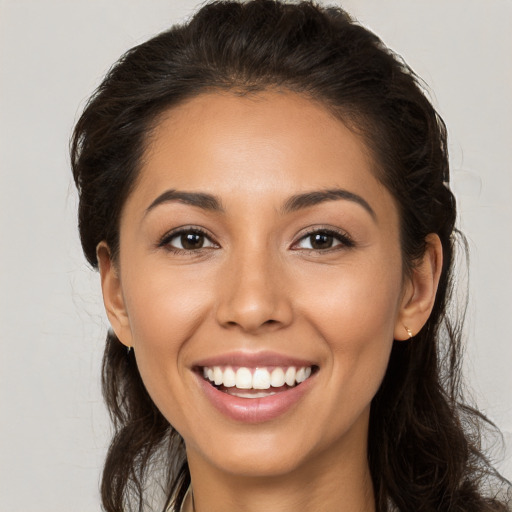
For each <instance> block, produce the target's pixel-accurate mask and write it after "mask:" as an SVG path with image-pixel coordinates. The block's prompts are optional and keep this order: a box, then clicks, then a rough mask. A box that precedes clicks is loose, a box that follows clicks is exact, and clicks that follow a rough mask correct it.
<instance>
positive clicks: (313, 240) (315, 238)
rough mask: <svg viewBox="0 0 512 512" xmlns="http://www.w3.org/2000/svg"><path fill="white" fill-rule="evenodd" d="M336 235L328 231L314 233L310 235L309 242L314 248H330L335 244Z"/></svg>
mask: <svg viewBox="0 0 512 512" xmlns="http://www.w3.org/2000/svg"><path fill="white" fill-rule="evenodd" d="M333 242H334V237H333V236H332V235H329V234H328V233H314V234H313V235H310V236H309V243H310V245H311V248H312V249H316V250H321V249H330V248H331V247H332V246H333Z"/></svg>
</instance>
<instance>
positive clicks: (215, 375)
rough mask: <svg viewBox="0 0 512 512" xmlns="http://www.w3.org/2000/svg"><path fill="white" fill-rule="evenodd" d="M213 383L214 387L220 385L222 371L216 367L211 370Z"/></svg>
mask: <svg viewBox="0 0 512 512" xmlns="http://www.w3.org/2000/svg"><path fill="white" fill-rule="evenodd" d="M213 381H214V382H215V385H216V386H219V385H220V384H222V370H221V369H220V368H219V367H218V366H215V367H214V368H213Z"/></svg>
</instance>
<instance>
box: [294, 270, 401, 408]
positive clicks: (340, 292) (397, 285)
mask: <svg viewBox="0 0 512 512" xmlns="http://www.w3.org/2000/svg"><path fill="white" fill-rule="evenodd" d="M316 281H317V283H318V282H322V283H324V285H323V286H322V287H321V288H318V287H317V288H316V292H315V293H310V294H309V296H308V299H307V302H304V303H303V311H305V315H307V317H308V319H309V322H310V324H311V325H313V326H314V328H315V330H316V332H317V333H318V334H319V335H320V337H321V338H322V339H323V341H324V343H325V345H326V347H327V349H328V350H327V353H328V357H327V359H328V361H327V364H328V365H329V366H330V373H331V375H332V378H333V379H334V381H335V384H334V385H335V386H338V387H341V388H344V389H345V390H350V393H349V395H350V396H353V397H361V395H365V397H366V399H367V400H371V398H373V395H374V394H375V393H376V391H377V389H378V387H379V386H380V382H381V381H382V378H383V377H384V373H385V371H386V368H387V364H388V360H389V355H390V351H391V347H392V344H393V334H394V327H395V323H396V319H397V316H398V313H399V303H400V296H401V273H400V271H399V269H388V271H387V272H386V271H385V270H381V269H380V267H374V266H365V267H359V268H356V267H355V266H354V267H353V268H351V269H350V271H345V272H343V273H339V274H336V275H334V273H333V275H332V276H330V278H324V279H322V280H320V279H317V280H316ZM297 296H299V297H300V296H304V294H301V293H300V292H298V293H297ZM306 312H307V313H306ZM345 396H347V395H345ZM363 401H364V400H363Z"/></svg>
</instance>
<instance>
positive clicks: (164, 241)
mask: <svg viewBox="0 0 512 512" xmlns="http://www.w3.org/2000/svg"><path fill="white" fill-rule="evenodd" d="M187 234H193V235H199V236H202V237H204V238H205V239H206V240H208V241H209V243H210V244H211V246H209V247H199V248H197V249H184V248H179V247H173V246H172V245H171V241H172V240H173V239H175V238H178V237H180V236H183V235H187ZM313 235H325V236H327V237H332V238H333V239H335V240H336V241H338V242H339V244H337V245H334V246H333V247H328V248H326V249H314V248H305V250H307V251H309V252H315V253H319V254H322V253H326V252H331V251H337V250H340V249H342V248H345V249H350V248H352V247H354V246H355V243H354V241H353V240H352V238H351V237H350V236H349V235H348V234H347V233H345V232H342V231H337V230H335V229H332V228H312V229H310V230H309V231H307V232H306V233H303V234H302V235H301V236H300V238H299V239H298V240H297V241H296V242H294V243H293V244H292V246H291V249H292V250H296V251H298V250H300V248H297V246H298V245H299V244H300V242H302V241H304V240H307V239H308V238H310V237H312V236H313ZM158 247H163V248H165V249H166V250H168V251H169V252H172V253H175V254H194V253H195V254H197V253H198V252H199V251H201V250H204V249H210V248H215V247H217V248H218V247H219V245H218V244H217V243H216V242H215V241H213V239H212V237H211V235H210V234H209V233H207V232H206V231H205V230H203V229H201V228H199V227H195V226H188V227H182V228H178V229H176V230H173V231H171V232H169V233H166V234H165V235H164V236H163V237H162V238H161V239H160V242H159V243H158Z"/></svg>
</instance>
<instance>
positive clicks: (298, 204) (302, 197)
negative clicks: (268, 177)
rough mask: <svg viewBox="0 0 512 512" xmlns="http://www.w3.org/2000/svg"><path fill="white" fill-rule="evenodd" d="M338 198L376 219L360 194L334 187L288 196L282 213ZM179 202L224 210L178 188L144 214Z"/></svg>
mask: <svg viewBox="0 0 512 512" xmlns="http://www.w3.org/2000/svg"><path fill="white" fill-rule="evenodd" d="M340 199H343V200H346V201H352V202H354V203H356V204H359V205H360V206H362V207H363V208H364V209H365V210H366V211H367V212H368V213H369V214H370V215H371V217H372V218H373V220H375V221H376V220H377V215H376V214H375V211H374V210H373V208H372V207H371V206H370V205H369V204H368V202H367V201H365V200H364V199H363V198H362V197H361V196H359V195H357V194H354V193H353V192H349V191H348V190H344V189H340V188H335V189H328V190H315V191H312V192H306V193H304V194H297V195H294V196H292V197H290V198H289V199H288V200H287V201H286V202H285V204H284V206H283V208H282V212H283V213H284V214H286V213H291V212H295V211H297V210H302V209H305V208H309V207H311V206H315V205H317V204H321V203H325V202H326V201H338V200H340ZM170 202H180V203H184V204H189V205H191V206H197V207H199V208H202V209H203V210H209V211H214V212H224V208H223V207H222V204H221V201H220V200H219V199H218V198H217V197H215V196H214V195H211V194H206V193H204V192H181V191H178V190H172V189H171V190H166V191H165V192H164V193H163V194H160V195H159V196H158V197H157V198H156V199H155V200H154V201H153V202H152V203H151V204H150V205H149V206H148V207H147V208H146V211H145V213H144V215H147V214H148V213H149V212H150V211H151V210H153V209H154V208H156V207H157V206H159V205H161V204H164V203H170Z"/></svg>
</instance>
